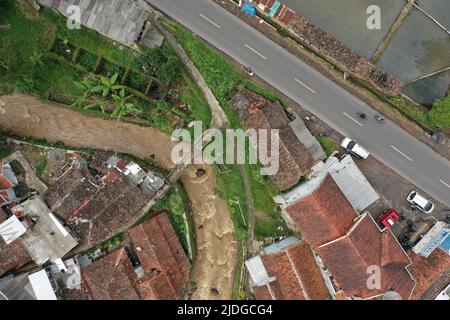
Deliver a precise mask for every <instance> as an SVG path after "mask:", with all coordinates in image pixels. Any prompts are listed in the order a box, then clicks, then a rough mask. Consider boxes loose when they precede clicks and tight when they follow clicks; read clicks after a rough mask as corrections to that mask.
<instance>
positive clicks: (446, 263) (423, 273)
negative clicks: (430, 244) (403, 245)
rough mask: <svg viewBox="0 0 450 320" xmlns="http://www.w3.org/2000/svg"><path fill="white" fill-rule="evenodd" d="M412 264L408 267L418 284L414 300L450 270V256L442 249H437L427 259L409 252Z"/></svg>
mask: <svg viewBox="0 0 450 320" xmlns="http://www.w3.org/2000/svg"><path fill="white" fill-rule="evenodd" d="M409 256H410V257H411V260H412V264H411V265H410V266H409V267H408V270H409V272H410V273H411V274H412V276H413V277H414V279H415V280H416V282H417V286H416V288H415V290H414V293H413V299H418V298H420V296H421V295H422V294H424V293H425V291H427V290H428V288H429V287H430V286H431V285H432V284H433V283H434V282H435V281H436V279H437V278H439V276H440V275H441V274H442V273H444V272H445V271H446V270H448V269H449V268H450V256H448V255H447V254H446V253H445V252H444V251H442V250H440V249H435V250H434V251H433V252H432V253H431V254H430V255H429V256H428V257H427V258H424V257H421V256H419V255H416V254H414V253H413V252H412V251H410V252H409Z"/></svg>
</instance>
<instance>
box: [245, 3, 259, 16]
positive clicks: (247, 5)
mask: <svg viewBox="0 0 450 320" xmlns="http://www.w3.org/2000/svg"><path fill="white" fill-rule="evenodd" d="M242 11H243V12H244V13H246V14H248V15H249V16H256V8H255V7H254V6H252V5H251V4H250V3H249V2H246V3H244V6H243V7H242Z"/></svg>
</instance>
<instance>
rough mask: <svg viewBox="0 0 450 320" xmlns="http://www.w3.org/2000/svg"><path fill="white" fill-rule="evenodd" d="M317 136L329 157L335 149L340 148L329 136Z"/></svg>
mask: <svg viewBox="0 0 450 320" xmlns="http://www.w3.org/2000/svg"><path fill="white" fill-rule="evenodd" d="M315 137H316V139H317V141H319V143H320V145H321V146H322V148H323V150H324V151H325V153H326V155H327V157H329V156H330V155H331V154H332V153H333V152H334V151H335V150H338V146H337V145H336V143H334V141H333V140H332V139H330V138H329V137H325V136H321V135H316V136H315Z"/></svg>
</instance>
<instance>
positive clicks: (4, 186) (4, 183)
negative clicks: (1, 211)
mask: <svg viewBox="0 0 450 320" xmlns="http://www.w3.org/2000/svg"><path fill="white" fill-rule="evenodd" d="M12 187H13V184H12V183H11V181H9V180H8V179H7V178H6V177H5V176H4V175H3V161H1V160H0V191H4V190H8V189H9V188H12Z"/></svg>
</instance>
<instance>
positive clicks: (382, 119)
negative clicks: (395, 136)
mask: <svg viewBox="0 0 450 320" xmlns="http://www.w3.org/2000/svg"><path fill="white" fill-rule="evenodd" d="M375 119H377V121H378V122H381V123H386V120H384V118H383V117H382V116H380V115H379V114H377V115H376V116H375Z"/></svg>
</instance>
